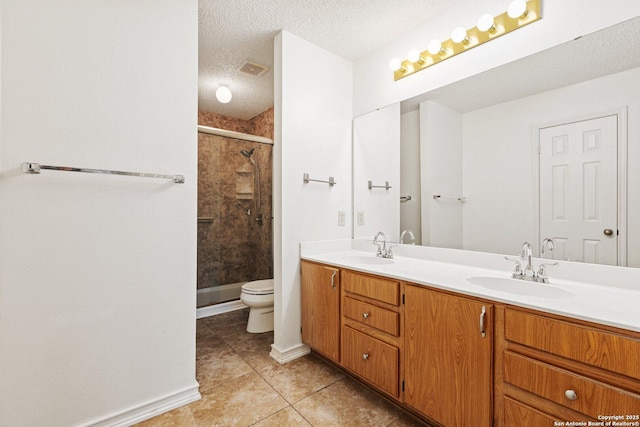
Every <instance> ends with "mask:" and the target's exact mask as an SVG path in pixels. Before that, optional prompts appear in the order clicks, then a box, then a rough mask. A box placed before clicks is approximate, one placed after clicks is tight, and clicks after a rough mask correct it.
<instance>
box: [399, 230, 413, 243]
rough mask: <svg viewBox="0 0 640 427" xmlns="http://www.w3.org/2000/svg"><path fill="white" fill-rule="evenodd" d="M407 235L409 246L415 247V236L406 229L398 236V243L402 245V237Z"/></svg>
mask: <svg viewBox="0 0 640 427" xmlns="http://www.w3.org/2000/svg"><path fill="white" fill-rule="evenodd" d="M406 234H408V235H409V239H411V240H409V244H410V245H415V242H416V236H414V235H413V231H411V230H409V229H406V230H404V231H403V232H402V234H400V243H402V244H404V236H405V235H406Z"/></svg>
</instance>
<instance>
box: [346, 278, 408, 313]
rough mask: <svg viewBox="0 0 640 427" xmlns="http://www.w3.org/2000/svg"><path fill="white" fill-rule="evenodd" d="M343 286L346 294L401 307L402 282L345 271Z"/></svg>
mask: <svg viewBox="0 0 640 427" xmlns="http://www.w3.org/2000/svg"><path fill="white" fill-rule="evenodd" d="M342 279H343V286H344V290H345V291H346V292H351V293H354V294H358V295H362V296H364V297H367V298H372V299H375V300H378V301H382V302H386V303H388V304H393V305H395V306H398V305H400V282H398V281H396V280H389V279H383V278H380V277H373V276H367V275H364V274H359V273H354V272H353V271H344V273H343V276H342Z"/></svg>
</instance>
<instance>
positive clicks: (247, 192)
mask: <svg viewBox="0 0 640 427" xmlns="http://www.w3.org/2000/svg"><path fill="white" fill-rule="evenodd" d="M255 183H256V178H255V174H254V173H253V167H252V166H251V165H246V164H245V165H243V166H242V167H240V168H239V169H237V170H236V199H238V200H253V190H254V186H255Z"/></svg>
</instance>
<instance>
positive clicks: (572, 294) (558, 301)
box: [301, 241, 640, 332]
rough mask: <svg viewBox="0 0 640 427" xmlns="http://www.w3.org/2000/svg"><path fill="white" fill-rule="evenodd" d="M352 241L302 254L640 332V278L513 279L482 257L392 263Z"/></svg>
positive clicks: (398, 259)
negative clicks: (621, 282) (633, 283)
mask: <svg viewBox="0 0 640 427" xmlns="http://www.w3.org/2000/svg"><path fill="white" fill-rule="evenodd" d="M351 246H352V244H347V243H346V242H345V241H340V243H339V244H338V245H329V244H321V245H317V244H311V245H308V246H306V247H305V244H304V243H303V244H302V245H301V258H302V259H306V260H309V261H316V262H320V263H324V264H330V265H333V266H336V267H343V268H348V269H350V270H355V271H361V272H364V273H371V274H376V275H380V276H385V277H389V278H394V279H398V280H403V281H407V282H411V283H416V284H421V285H425V286H429V287H433V288H437V289H444V290H448V291H453V292H458V293H460V294H465V295H470V296H474V297H478V298H483V299H488V300H492V301H497V302H502V303H506V304H511V305H516V306H520V307H527V308H532V309H536V310H540V311H544V312H547V313H554V314H559V315H563V316H568V317H572V318H576V319H583V320H587V321H591V322H596V323H601V324H605V325H610V326H615V327H619V328H623V329H628V330H632V331H638V332H640V283H638V286H639V287H638V289H630V288H628V287H624V286H622V287H617V286H605V285H600V284H594V283H586V282H578V281H572V280H567V279H566V278H563V279H559V278H554V277H553V271H549V276H550V280H551V283H550V284H543V283H535V282H529V281H524V280H515V279H511V278H510V277H511V274H510V272H509V270H497V269H494V268H484V267H482V266H478V265H477V264H478V262H477V260H476V262H474V263H471V264H472V265H468V264H466V263H464V264H463V263H457V262H456V263H454V262H442V261H436V260H433V259H424V258H423V257H415V256H401V255H395V256H394V258H393V259H392V260H390V261H391V262H390V263H386V264H379V263H380V262H384V260H383V261H380V260H381V258H376V256H375V253H374V250H373V249H371V250H359V249H357V248H356V249H354V248H353V247H351ZM353 246H358V245H353ZM432 250H433V249H432ZM460 252H464V251H460ZM493 256H495V257H496V258H497V259H498V260H500V259H501V258H502V257H501V256H500V255H493ZM498 257H499V258H498ZM490 261H493V260H491V259H490ZM538 261H540V260H538ZM538 263H539V262H536V263H534V265H536V266H537V265H538ZM473 264H476V265H473ZM487 264H489V265H490V264H491V262H488V263H487ZM494 264H495V263H494ZM506 266H507V267H510V266H509V264H508V263H507V265H506ZM590 268H591V267H590ZM549 270H551V269H549ZM509 281H512V282H509ZM494 285H495V286H494ZM511 286H513V288H512V287H511Z"/></svg>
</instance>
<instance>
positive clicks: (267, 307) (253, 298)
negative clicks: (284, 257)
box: [240, 279, 273, 334]
mask: <svg viewBox="0 0 640 427" xmlns="http://www.w3.org/2000/svg"><path fill="white" fill-rule="evenodd" d="M240 300H241V301H242V302H243V303H244V304H245V305H247V306H248V307H249V321H248V322H247V332H250V333H252V334H259V333H262V332H269V331H273V279H265V280H254V281H252V282H247V283H245V284H244V285H242V291H241V293H240Z"/></svg>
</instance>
